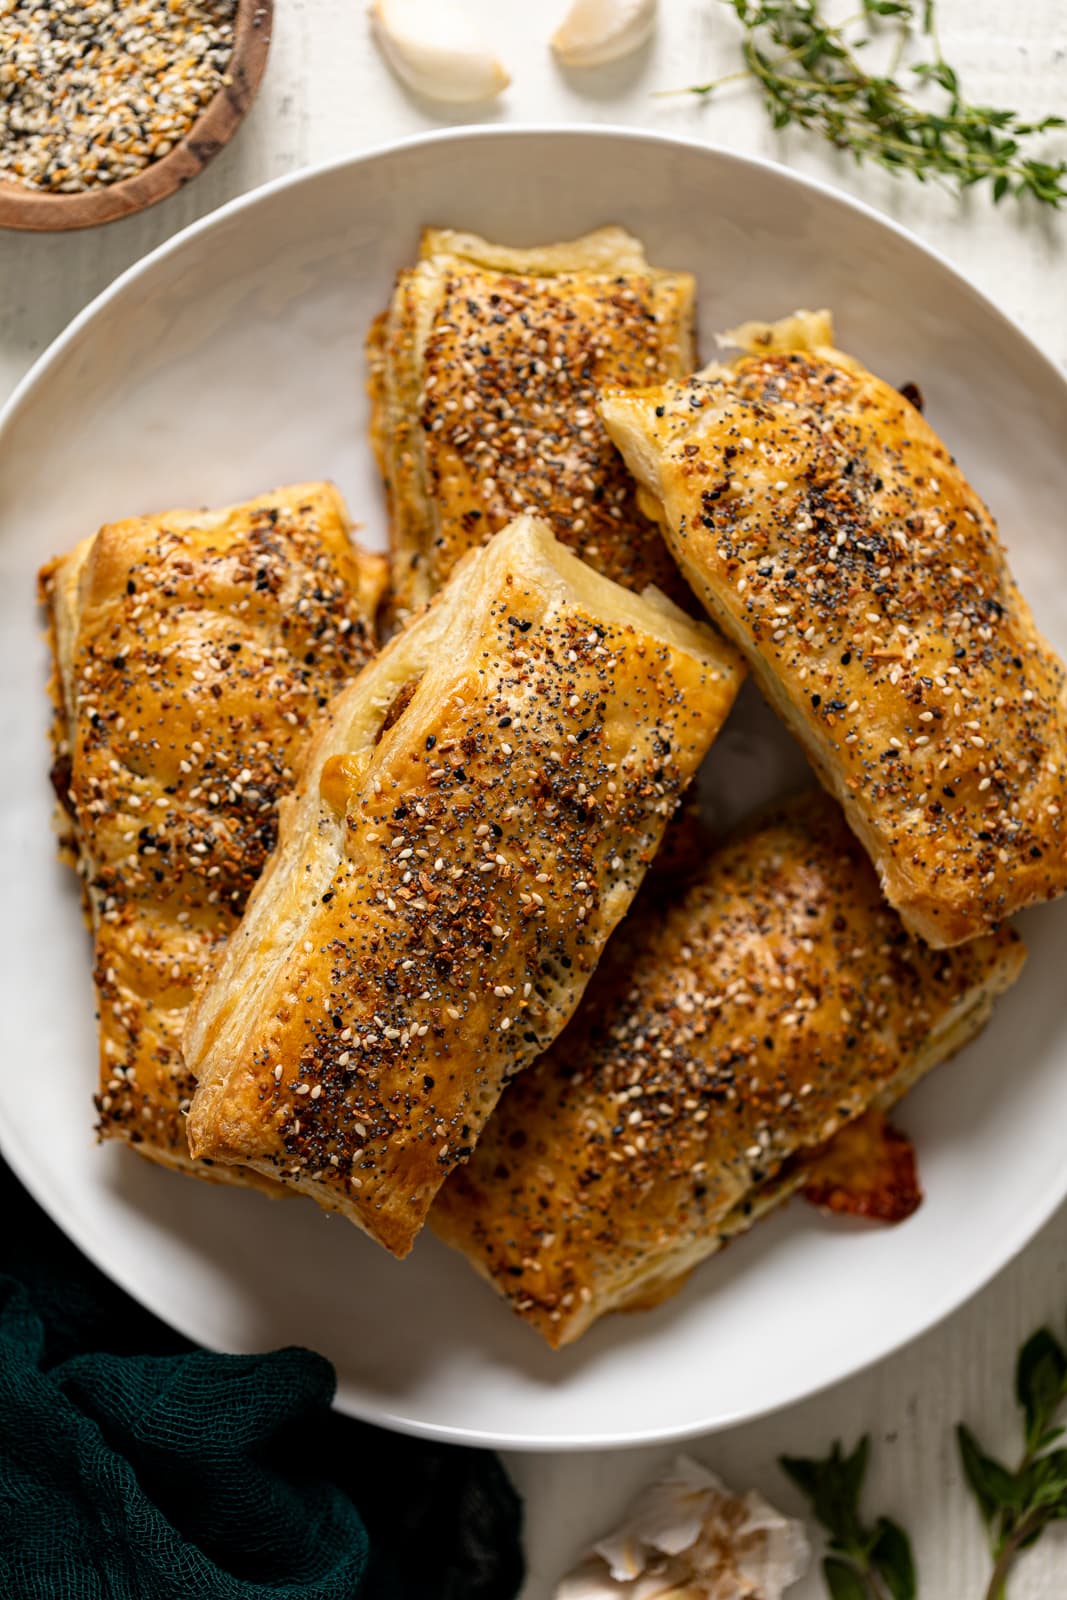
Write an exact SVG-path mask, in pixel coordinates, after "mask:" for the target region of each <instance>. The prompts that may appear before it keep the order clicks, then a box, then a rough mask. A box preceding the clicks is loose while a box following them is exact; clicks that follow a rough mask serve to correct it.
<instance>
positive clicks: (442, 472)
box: [369, 228, 696, 611]
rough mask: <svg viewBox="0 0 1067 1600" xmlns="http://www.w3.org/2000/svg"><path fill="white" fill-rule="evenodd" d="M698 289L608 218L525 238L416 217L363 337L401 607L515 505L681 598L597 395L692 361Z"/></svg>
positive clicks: (584, 549) (441, 576) (571, 541)
mask: <svg viewBox="0 0 1067 1600" xmlns="http://www.w3.org/2000/svg"><path fill="white" fill-rule="evenodd" d="M693 288H694V286H693V279H692V278H691V277H690V276H689V275H688V273H678V272H663V271H660V270H659V269H657V268H653V267H650V266H649V265H648V262H647V261H646V259H645V254H644V250H643V248H642V246H641V244H640V243H639V242H638V240H636V239H633V238H631V237H630V236H629V234H627V233H624V232H623V230H622V229H621V228H603V229H601V230H600V231H599V232H597V233H591V234H587V235H586V236H585V237H584V238H581V239H576V240H574V241H573V242H572V243H567V244H556V245H548V246H545V247H543V248H541V249H534V250H511V249H506V248H505V247H503V246H500V245H493V244H488V243H487V242H486V241H485V240H484V239H479V238H476V237H475V236H474V235H473V234H463V233H450V232H447V231H444V230H441V229H436V228H430V229H427V230H426V232H425V233H424V235H423V239H422V250H421V260H420V261H419V263H418V265H417V266H415V267H413V268H412V269H411V270H409V271H405V272H401V273H400V275H399V277H398V279H397V285H396V292H395V294H394V296H393V301H392V304H391V306H390V308H389V311H388V312H387V313H385V314H383V316H381V317H380V318H378V320H377V321H376V322H375V324H374V326H373V327H372V329H371V336H370V342H369V356H370V372H371V382H370V392H371V399H372V419H371V440H372V443H373V445H374V449H375V453H376V455H377V458H378V463H379V466H380V468H381V471H382V475H383V477H384V479H385V484H386V489H387V494H388V501H389V513H390V522H391V529H392V548H393V587H394V590H395V600H396V604H397V606H398V608H399V609H400V610H401V611H403V610H405V609H409V608H411V607H414V606H417V605H419V604H421V603H422V602H423V601H425V600H428V599H429V597H430V596H431V595H432V594H434V593H436V591H437V590H438V589H439V588H440V586H441V584H442V583H443V582H444V580H445V579H446V578H447V577H448V574H449V573H450V572H451V570H452V568H453V566H454V565H455V563H456V561H457V560H458V559H459V557H460V556H461V555H462V554H463V553H464V552H465V551H466V550H469V549H471V548H472V546H475V545H479V544H483V543H484V542H485V540H486V539H487V538H489V536H490V535H491V534H493V533H496V532H497V531H498V530H499V529H500V528H502V527H503V526H504V524H505V523H507V522H508V521H510V519H511V518H512V517H514V516H516V515H517V514H518V513H519V512H520V511H524V510H525V511H531V512H535V513H537V514H538V515H540V516H543V517H545V518H546V519H547V520H548V522H549V523H550V524H551V526H552V529H553V532H554V533H555V534H556V536H557V537H558V538H559V539H561V540H562V541H563V543H564V544H566V545H568V546H569V547H570V548H571V549H572V550H574V551H575V552H576V553H577V554H578V555H580V556H582V557H583V558H584V559H585V560H586V561H588V562H589V563H590V564H591V565H592V566H594V567H596V568H597V569H598V570H599V571H601V572H604V573H606V574H607V576H608V577H610V578H614V579H615V580H616V581H617V582H619V583H623V584H625V585H626V586H627V588H631V589H636V590H641V589H643V588H644V586H645V584H647V583H655V584H657V585H658V586H659V587H660V588H661V589H663V590H665V591H666V592H667V593H669V594H671V595H672V597H673V598H675V599H678V600H679V601H680V602H681V603H682V604H685V605H688V606H689V607H690V609H692V606H693V602H692V599H691V596H690V594H689V591H688V589H687V588H686V585H685V584H684V583H683V582H682V579H681V577H680V575H679V573H678V569H677V567H676V566H675V564H674V562H673V560H672V559H671V556H670V553H669V552H668V550H667V548H666V546H665V544H664V542H663V539H662V537H661V535H660V533H659V530H658V529H657V527H656V526H655V524H654V523H653V522H650V521H649V520H648V518H647V517H645V516H643V515H642V513H641V512H640V511H639V510H638V508H637V504H636V497H635V488H634V484H633V481H632V479H631V478H630V475H629V473H628V472H627V471H626V470H625V468H624V466H623V464H622V462H621V461H620V460H619V458H618V455H617V453H616V452H615V451H614V450H613V449H612V447H611V444H610V443H609V441H608V439H607V436H606V434H605V432H604V428H603V425H602V424H601V422H600V420H599V418H598V417H597V414H596V398H597V390H598V388H599V387H601V386H603V385H604V384H618V385H623V386H625V387H627V388H630V387H639V386H642V385H644V384H648V383H656V382H659V381H661V380H662V379H665V378H680V377H682V376H683V375H684V374H685V373H687V372H691V371H692V369H693V367H694V366H695V364H696V362H695V355H694V349H693Z"/></svg>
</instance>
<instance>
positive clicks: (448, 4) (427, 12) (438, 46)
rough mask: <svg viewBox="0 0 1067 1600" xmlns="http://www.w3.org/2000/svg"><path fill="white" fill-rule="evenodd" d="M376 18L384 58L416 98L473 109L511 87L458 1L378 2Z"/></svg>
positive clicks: (374, 10)
mask: <svg viewBox="0 0 1067 1600" xmlns="http://www.w3.org/2000/svg"><path fill="white" fill-rule="evenodd" d="M370 14H371V20H372V22H373V25H374V33H375V37H376V38H377V40H378V43H379V45H380V46H381V51H382V54H383V55H384V56H385V59H386V60H387V61H388V63H389V65H390V66H391V67H392V69H393V71H394V72H395V73H396V75H397V77H398V78H399V79H400V80H401V82H402V83H405V84H406V85H407V86H408V88H409V89H413V90H414V91H415V93H416V94H421V95H425V96H426V98H427V99H430V100H440V101H442V102H445V103H446V104H449V105H470V104H472V103H473V102H474V101H477V100H491V99H492V98H493V97H494V96H495V95H498V94H500V93H501V92H502V91H503V90H504V89H506V88H507V86H508V84H509V83H510V82H511V75H510V74H509V73H508V72H507V71H506V69H505V68H504V66H503V64H502V62H501V61H499V60H498V58H497V57H496V56H495V55H494V54H493V52H492V51H491V50H490V48H489V46H488V45H487V44H486V42H485V40H484V39H483V38H482V37H481V35H480V34H479V32H478V29H477V28H476V27H475V25H474V23H473V21H472V20H471V18H470V17H469V16H468V15H467V13H466V12H465V11H464V10H463V7H462V6H461V5H459V4H457V3H456V0H374V4H373V5H372V6H371V11H370Z"/></svg>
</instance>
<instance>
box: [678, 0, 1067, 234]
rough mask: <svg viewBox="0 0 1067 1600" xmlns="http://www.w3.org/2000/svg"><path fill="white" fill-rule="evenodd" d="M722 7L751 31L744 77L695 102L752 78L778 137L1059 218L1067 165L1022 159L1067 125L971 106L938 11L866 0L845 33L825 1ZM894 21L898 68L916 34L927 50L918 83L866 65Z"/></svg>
mask: <svg viewBox="0 0 1067 1600" xmlns="http://www.w3.org/2000/svg"><path fill="white" fill-rule="evenodd" d="M725 3H726V4H727V5H729V6H731V7H732V9H733V10H734V12H735V13H736V15H737V18H738V20H739V22H740V23H741V26H742V28H743V29H744V37H743V40H742V43H741V51H742V55H743V57H744V61H745V70H744V71H743V72H740V73H731V74H729V75H728V76H727V77H724V78H717V79H715V80H714V81H712V82H711V83H705V84H700V85H696V86H694V87H693V88H692V89H691V91H690V92H691V93H693V94H698V95H704V96H707V95H710V94H713V93H715V92H716V91H717V90H718V89H720V88H721V87H722V86H723V85H724V84H726V83H729V82H732V81H735V80H736V79H738V78H749V77H751V78H754V79H755V80H756V81H757V83H759V85H760V87H761V88H762V90H763V99H764V103H765V105H766V107H767V111H768V113H769V115H770V118H771V121H772V123H773V124H774V126H775V127H776V128H786V127H789V126H790V125H791V124H796V125H798V126H799V127H802V128H808V129H810V130H812V131H814V132H817V133H819V134H821V135H822V136H823V138H825V139H828V140H829V141H830V143H831V144H833V145H835V146H836V147H837V148H838V149H839V150H845V151H848V152H849V154H851V155H852V156H853V157H854V158H855V160H856V161H857V162H863V161H872V162H875V163H876V164H877V165H878V166H881V167H885V168H887V169H888V170H889V171H890V172H893V173H896V174H900V173H906V172H908V173H911V174H912V176H913V177H915V178H917V179H918V180H919V182H920V183H925V182H927V181H928V180H929V179H931V178H934V179H940V180H942V181H943V182H946V183H948V185H949V186H950V187H953V188H956V189H959V190H963V189H967V188H970V187H971V186H972V185H974V184H982V183H988V184H991V185H992V190H993V198H994V200H998V201H999V200H1002V199H1003V198H1004V196H1005V195H1007V194H1011V195H1017V196H1022V195H1030V196H1031V197H1032V198H1033V199H1035V200H1038V201H1041V202H1042V203H1043V204H1045V205H1050V206H1059V205H1060V204H1061V202H1062V201H1064V200H1065V199H1067V161H1063V160H1060V161H1047V160H1041V159H1040V158H1039V157H1037V156H1034V155H1031V154H1029V153H1028V150H1027V149H1024V145H1025V144H1026V142H1027V141H1028V140H1031V139H1032V138H1034V137H1035V136H1037V135H1040V134H1043V133H1046V132H1048V131H1049V130H1050V129H1053V128H1062V127H1064V126H1065V125H1067V124H1065V122H1064V119H1063V118H1062V117H1058V116H1049V117H1042V118H1041V119H1040V120H1039V121H1037V122H1027V121H1026V120H1024V119H1023V118H1022V117H1020V116H1019V114H1018V113H1017V112H1014V111H1003V110H999V109H997V108H996V107H994V106H983V105H976V104H973V103H972V102H970V101H968V100H966V99H965V98H964V97H963V94H962V91H961V89H960V84H959V79H958V77H957V75H956V73H955V71H954V70H953V68H952V67H950V66H949V64H948V62H947V61H946V60H945V58H944V56H943V55H942V54H941V47H940V44H939V43H938V38H937V31H936V27H935V24H934V0H860V10H859V12H858V13H857V14H856V15H854V16H853V17H851V18H849V19H848V20H847V21H844V22H838V23H833V22H829V21H827V19H826V17H825V15H824V13H823V5H822V0H725ZM887 21H888V22H890V23H893V24H895V25H896V26H897V27H898V28H899V30H900V38H899V40H898V49H897V61H898V62H899V57H900V54H901V52H902V50H903V48H904V45H905V43H906V42H908V40H909V39H910V38H911V37H912V36H913V35H914V33H915V32H916V31H919V32H921V34H922V35H923V36H924V37H925V39H926V41H927V48H928V59H926V60H924V61H921V62H918V63H916V64H915V65H912V66H910V67H908V68H907V69H905V70H906V71H907V72H909V73H910V74H911V80H912V81H911V82H905V81H903V79H902V77H901V76H897V75H894V74H895V73H899V72H900V69H899V67H898V66H897V65H896V64H894V67H893V68H892V69H891V70H890V71H888V72H885V73H879V72H875V71H867V69H866V68H865V66H864V64H863V62H862V61H861V59H860V56H859V53H858V52H859V51H860V49H861V48H862V47H863V45H864V44H866V43H867V42H868V35H869V34H870V32H872V31H873V30H874V29H876V28H877V27H878V26H879V25H880V24H882V23H885V22H887ZM924 86H927V87H933V88H935V89H938V90H940V91H941V92H942V96H943V101H942V104H941V105H940V106H939V107H937V108H936V109H930V108H928V107H927V106H926V105H924V104H920V103H918V102H917V101H916V100H915V99H914V97H913V96H914V90H915V89H921V88H922V87H924ZM1028 148H1032V146H1029V147H1028Z"/></svg>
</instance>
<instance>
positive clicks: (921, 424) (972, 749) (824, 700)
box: [601, 313, 1067, 945]
mask: <svg viewBox="0 0 1067 1600" xmlns="http://www.w3.org/2000/svg"><path fill="white" fill-rule="evenodd" d="M731 338H732V339H733V340H734V341H735V342H738V343H741V344H743V345H745V346H747V347H748V353H746V354H744V355H742V356H740V357H739V358H738V359H737V360H736V361H735V362H734V363H733V364H732V366H730V367H727V368H711V369H709V370H708V372H707V373H704V374H698V375H697V376H696V377H695V378H692V379H690V380H689V381H688V382H686V383H682V384H674V385H668V386H666V387H664V388H660V389H651V390H649V391H647V392H646V393H644V394H641V395H633V394H627V393H622V392H613V393H611V394H609V395H607V396H606V397H605V399H604V401H603V404H602V406H601V413H602V415H603V417H604V420H605V422H606V424H607V427H608V431H609V432H610V434H611V436H612V438H613V439H614V440H615V442H616V443H617V444H618V446H619V448H620V449H621V450H622V452H623V454H624V456H625V457H626V460H627V462H628V463H629V465H630V467H631V469H632V470H633V472H634V473H635V475H636V476H637V478H638V480H639V482H640V483H641V485H642V489H643V496H642V503H643V504H644V505H645V507H646V509H648V510H649V511H650V513H652V514H654V515H656V516H657V517H658V518H660V519H661V521H662V524H663V527H664V530H665V533H666V535H667V538H668V540H669V542H670V544H671V548H672V549H673V551H674V554H675V556H676V557H677V559H678V562H679V564H680V565H681V567H682V569H683V571H684V572H685V573H686V576H687V577H688V578H689V581H690V583H691V584H692V585H693V587H694V589H695V590H696V591H697V593H698V594H699V595H701V596H702V598H703V599H704V601H705V604H706V606H707V608H708V611H709V612H710V614H711V616H712V617H713V618H714V619H715V621H716V622H717V623H718V624H719V626H720V627H721V628H722V630H723V632H724V633H725V634H726V635H727V637H728V638H731V639H733V640H734V641H735V642H736V643H737V644H738V645H740V647H741V648H742V650H744V652H745V653H746V654H747V656H748V659H749V661H750V663H751V665H752V668H753V670H754V672H755V673H756V675H757V676H758V678H759V681H760V683H761V685H762V687H763V689H764V691H765V693H766V694H767V696H768V698H769V699H770V701H771V702H772V704H773V705H774V706H775V707H776V709H777V710H778V711H779V712H780V713H781V715H782V717H783V718H784V720H785V721H786V723H787V724H788V725H789V727H790V728H791V729H792V730H793V732H794V733H796V735H797V736H798V738H800V740H801V741H802V742H803V744H804V745H805V748H806V749H807V752H808V755H809V756H810V758H811V760H812V763H813V765H814V767H815V770H816V772H817V773H818V775H819V777H820V779H821V780H822V782H823V783H825V785H826V787H827V788H828V789H830V790H831V791H832V793H834V794H835V795H836V796H837V798H838V799H839V800H840V802H841V804H842V806H843V807H844V810H845V815H846V817H847V818H848V821H849V823H850V825H851V826H852V828H853V829H854V830H855V832H856V833H857V834H858V836H859V838H860V839H861V840H862V841H863V843H864V845H865V846H866V848H867V850H868V852H869V854H870V856H871V858H872V860H873V861H874V863H875V866H876V867H877V869H878V873H879V876H880V878H881V882H882V888H883V890H884V892H885V895H886V897H887V899H888V900H889V901H890V903H891V904H892V905H894V906H895V907H896V908H897V910H898V911H899V912H900V914H901V917H902V918H903V920H904V922H905V924H906V925H907V926H908V927H909V928H910V929H911V930H912V931H913V932H916V933H918V934H921V936H922V937H923V938H924V939H926V940H927V941H928V942H929V943H930V944H933V945H952V944H956V943H959V942H960V941H961V940H964V939H970V938H973V937H974V936H975V935H976V934H979V933H981V932H983V931H984V930H986V929H988V928H989V927H991V926H992V925H993V924H994V923H996V922H997V921H999V920H1000V919H1001V918H1003V917H1006V916H1009V915H1010V914H1011V913H1012V912H1014V911H1017V910H1018V909H1019V908H1020V907H1022V906H1025V905H1028V904H1030V903H1031V902H1033V901H1037V900H1044V899H1049V898H1051V897H1052V896H1055V895H1059V894H1062V893H1063V891H1064V890H1065V889H1067V700H1065V676H1064V668H1063V665H1062V663H1061V662H1060V661H1059V660H1058V659H1057V657H1056V656H1055V655H1054V653H1053V652H1052V650H1051V649H1050V647H1049V646H1048V645H1047V644H1046V642H1045V641H1044V639H1043V638H1042V637H1041V635H1040V634H1039V633H1038V632H1037V630H1036V628H1035V626H1034V622H1033V619H1032V617H1031V614H1030V611H1029V608H1028V606H1027V605H1026V602H1025V601H1024V600H1023V598H1022V596H1021V595H1020V593H1019V591H1018V589H1017V588H1016V586H1015V583H1014V581H1013V579H1012V576H1011V573H1010V572H1009V570H1008V567H1007V563H1006V561H1005V558H1004V553H1003V550H1002V549H1001V546H1000V544H999V542H998V539H997V533H996V527H995V525H994V523H993V520H992V518H991V517H990V515H989V512H988V511H987V510H986V508H985V506H984V505H983V504H982V502H981V501H980V500H979V498H978V496H977V495H976V494H975V493H974V491H973V490H972V489H971V487H970V485H969V484H968V482H967V480H966V478H965V477H964V476H963V473H962V472H961V471H960V468H959V467H958V466H957V465H956V463H955V462H954V461H953V459H952V457H951V456H950V455H949V453H948V451H947V450H946V448H945V446H944V445H943V444H942V443H941V441H940V440H939V439H938V437H937V435H936V434H935V433H934V432H933V430H932V429H931V428H930V426H929V424H928V423H926V422H925V421H924V419H923V417H922V416H921V415H920V414H919V412H918V411H917V410H916V409H915V407H914V406H912V405H911V404H910V403H909V401H908V400H906V399H905V398H904V397H903V396H902V395H901V394H899V393H898V392H897V391H896V390H895V389H891V388H890V387H889V385H888V384H886V383H883V382H882V381H881V380H880V379H879V378H876V377H874V376H873V375H872V374H871V373H870V372H868V371H866V370H865V368H864V367H862V366H861V365H860V363H859V362H858V361H855V360H853V359H852V358H851V357H849V356H847V355H842V354H841V352H840V351H838V350H835V349H834V348H833V344H832V330H831V327H830V321H829V317H828V315H827V314H826V313H821V314H819V315H814V316H812V315H808V314H803V313H802V314H799V315H798V316H797V317H794V318H791V319H789V320H787V321H786V322H784V323H780V324H777V325H775V326H772V327H766V326H760V325H755V324H753V325H750V326H748V327H746V328H744V329H741V330H739V331H738V333H737V334H735V335H733V336H731Z"/></svg>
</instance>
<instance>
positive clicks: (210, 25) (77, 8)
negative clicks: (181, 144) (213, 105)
mask: <svg viewBox="0 0 1067 1600" xmlns="http://www.w3.org/2000/svg"><path fill="white" fill-rule="evenodd" d="M236 9H237V5H236V0H48V3H46V4H41V3H34V0H0V177H2V178H7V179H15V180H17V181H18V182H20V183H23V184H25V185H26V186H27V187H28V188H31V189H39V190H45V191H47V192H51V193H56V194H73V193H77V192H79V191H81V190H85V189H96V188H100V187H103V186H105V185H107V184H111V183H117V182H119V180H120V179H122V178H129V177H132V176H133V175H134V174H135V173H137V172H141V171H143V169H144V168H145V167H147V166H150V165H151V163H152V162H154V161H158V160H160V159H161V158H162V157H163V156H165V155H166V154H167V153H168V151H170V150H172V149H173V148H174V145H175V144H176V143H177V142H178V141H179V140H180V139H182V138H183V137H184V136H185V134H187V133H188V131H189V129H190V128H191V127H192V125H193V123H194V122H195V121H196V119H197V117H198V116H199V115H200V113H201V112H202V111H203V110H204V108H205V106H206V105H207V104H208V102H209V101H210V100H211V99H212V98H213V97H214V95H215V94H216V93H217V91H218V90H219V88H221V87H222V85H223V84H225V83H226V82H227V81H228V80H227V77H226V69H227V66H228V65H229V61H230V57H231V55H232V54H233V39H234V16H235V13H236Z"/></svg>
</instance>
